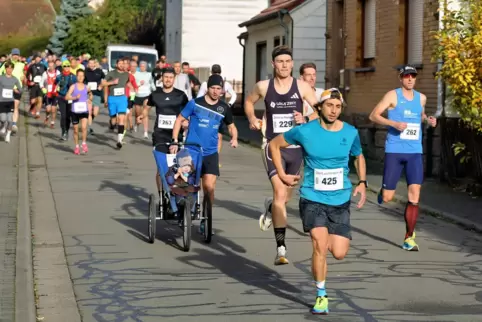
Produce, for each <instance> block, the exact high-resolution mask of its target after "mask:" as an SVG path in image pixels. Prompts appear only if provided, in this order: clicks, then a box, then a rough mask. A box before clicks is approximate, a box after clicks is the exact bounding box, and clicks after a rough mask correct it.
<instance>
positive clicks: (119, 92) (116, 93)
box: [114, 87, 125, 96]
mask: <svg viewBox="0 0 482 322" xmlns="http://www.w3.org/2000/svg"><path fill="white" fill-rule="evenodd" d="M124 93H125V88H123V87H122V88H114V96H121V95H124Z"/></svg>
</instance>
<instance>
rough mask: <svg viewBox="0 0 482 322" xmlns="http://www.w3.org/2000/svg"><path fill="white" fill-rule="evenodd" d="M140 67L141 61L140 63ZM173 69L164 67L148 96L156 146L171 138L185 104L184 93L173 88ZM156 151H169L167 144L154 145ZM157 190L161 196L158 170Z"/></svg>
mask: <svg viewBox="0 0 482 322" xmlns="http://www.w3.org/2000/svg"><path fill="white" fill-rule="evenodd" d="M141 69H142V63H141ZM174 77H175V74H174V69H173V68H166V69H164V73H163V74H162V79H161V81H162V87H159V88H157V89H156V90H155V91H154V92H152V94H151V95H150V97H149V101H148V103H147V105H148V106H153V107H155V109H156V121H155V122H154V129H153V132H152V145H153V146H156V144H159V143H169V142H171V140H172V137H173V135H172V129H173V128H174V123H175V121H176V118H177V116H178V115H179V113H181V110H182V109H183V108H184V106H186V104H187V102H188V99H187V96H186V94H185V93H184V92H183V91H181V90H178V89H176V88H174V86H173V85H174ZM187 125H188V122H184V123H183V128H186V127H187ZM177 139H178V140H182V134H181V133H180V132H179V135H178V136H177ZM156 149H157V151H159V152H162V153H169V149H168V147H167V145H159V146H158V147H156ZM156 184H157V190H158V191H159V197H161V181H160V177H159V171H157V173H156Z"/></svg>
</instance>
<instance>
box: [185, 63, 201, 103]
mask: <svg viewBox="0 0 482 322" xmlns="http://www.w3.org/2000/svg"><path fill="white" fill-rule="evenodd" d="M182 72H183V73H184V74H186V75H187V76H188V77H189V81H190V82H191V92H192V97H198V96H197V93H198V92H199V87H200V86H201V83H200V82H199V79H198V78H197V77H196V75H194V71H193V70H192V69H191V66H190V65H189V63H188V62H187V61H185V62H183V63H182ZM204 94H206V93H204Z"/></svg>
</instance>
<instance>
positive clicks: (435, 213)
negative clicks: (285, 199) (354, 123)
mask: <svg viewBox="0 0 482 322" xmlns="http://www.w3.org/2000/svg"><path fill="white" fill-rule="evenodd" d="M223 140H224V141H228V142H229V141H230V140H231V137H230V136H229V135H226V134H223ZM238 141H239V142H241V143H244V144H246V145H249V146H250V147H254V148H257V149H260V148H261V147H260V145H259V143H257V142H254V141H252V140H249V139H245V138H242V137H238ZM350 180H351V182H352V184H356V183H358V179H354V178H350ZM368 190H369V191H370V192H373V193H375V194H378V192H379V191H380V187H379V186H376V185H372V184H371V183H370V185H369V186H368ZM393 201H395V202H397V203H398V204H400V205H402V206H405V204H406V203H407V201H408V200H407V198H406V197H403V196H401V195H399V194H396V195H395V197H394V198H393ZM419 209H420V211H421V212H422V213H424V214H427V215H430V216H432V217H435V218H437V219H442V220H444V221H447V222H451V223H453V224H455V225H458V226H460V227H463V228H464V229H468V230H473V231H476V232H478V233H482V225H481V224H479V223H476V222H474V221H471V220H469V219H465V218H461V217H458V216H455V215H453V214H451V213H448V212H444V211H440V210H438V209H435V208H433V207H430V206H427V205H424V204H420V205H419Z"/></svg>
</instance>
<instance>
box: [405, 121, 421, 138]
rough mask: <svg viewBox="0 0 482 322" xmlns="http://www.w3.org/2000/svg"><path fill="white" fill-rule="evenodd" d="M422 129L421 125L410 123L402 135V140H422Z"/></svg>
mask: <svg viewBox="0 0 482 322" xmlns="http://www.w3.org/2000/svg"><path fill="white" fill-rule="evenodd" d="M420 129H421V126H420V124H417V123H408V124H407V128H406V129H405V130H403V132H402V133H400V139H402V140H414V141H416V140H418V139H419V138H420Z"/></svg>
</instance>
